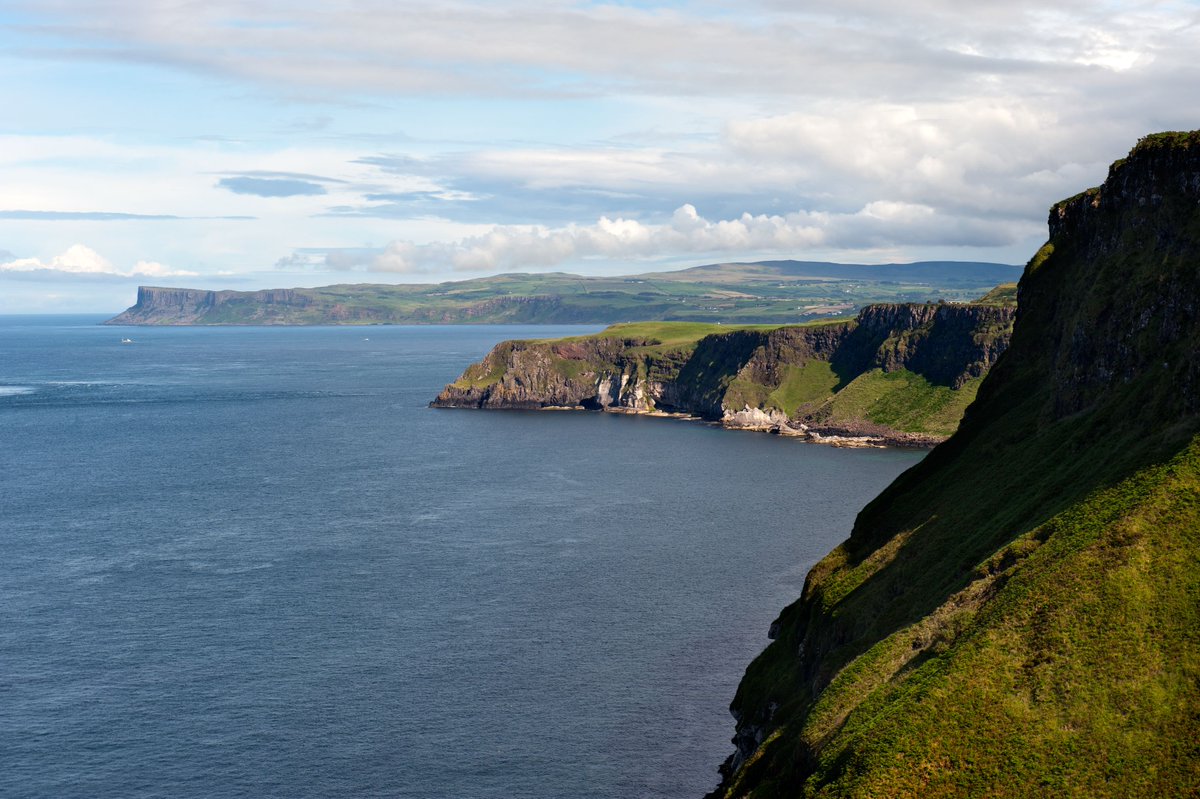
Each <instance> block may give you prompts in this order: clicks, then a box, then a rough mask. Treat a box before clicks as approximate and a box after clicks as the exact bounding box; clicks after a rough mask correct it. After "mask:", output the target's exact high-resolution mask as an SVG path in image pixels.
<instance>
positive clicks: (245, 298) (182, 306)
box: [105, 286, 369, 325]
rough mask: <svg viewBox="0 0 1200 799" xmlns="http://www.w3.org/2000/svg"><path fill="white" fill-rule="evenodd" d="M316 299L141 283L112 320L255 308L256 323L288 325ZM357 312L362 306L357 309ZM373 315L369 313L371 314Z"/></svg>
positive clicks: (187, 317) (217, 316) (187, 318)
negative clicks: (129, 303) (129, 302)
mask: <svg viewBox="0 0 1200 799" xmlns="http://www.w3.org/2000/svg"><path fill="white" fill-rule="evenodd" d="M312 302H313V299H312V297H311V296H310V295H308V294H307V293H305V292H304V291H302V290H297V289H265V290H263V291H255V292H242V291H206V290H203V289H173V288H157V287H154V286H139V287H138V295H137V304H135V305H133V306H132V307H131V308H129V309H128V310H126V311H124V312H123V313H121V314H119V315H118V316H115V317H113V318H112V319H109V320H108V321H107V322H105V324H109V325H154V324H172V325H174V324H192V323H199V322H208V323H212V322H216V321H220V320H221V319H222V318H223V314H225V313H230V312H232V313H238V312H239V311H243V310H245V309H247V308H253V309H254V312H253V319H254V323H256V324H288V323H289V322H290V320H291V318H292V316H293V315H294V314H298V313H303V312H304V311H305V310H306V309H307V308H309V307H310V306H311V305H312ZM354 310H355V312H358V311H360V310H361V309H354ZM331 313H333V315H334V317H335V318H339V319H341V320H343V321H344V320H349V319H357V318H360V316H357V315H355V314H354V313H351V312H349V311H347V310H346V309H342V311H341V316H339V315H338V314H339V310H338V309H337V308H334V309H332V311H331ZM367 318H369V315H368V317H367Z"/></svg>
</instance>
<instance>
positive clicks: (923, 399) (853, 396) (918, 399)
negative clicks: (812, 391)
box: [810, 369, 980, 436]
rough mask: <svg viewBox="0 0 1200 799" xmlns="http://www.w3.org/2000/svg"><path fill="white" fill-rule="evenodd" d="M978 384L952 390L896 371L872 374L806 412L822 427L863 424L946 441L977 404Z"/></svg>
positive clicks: (863, 375) (969, 383)
mask: <svg viewBox="0 0 1200 799" xmlns="http://www.w3.org/2000/svg"><path fill="white" fill-rule="evenodd" d="M979 383H980V380H979V379H974V380H969V381H967V383H966V384H965V385H963V386H962V388H959V389H953V388H950V387H949V386H940V385H936V384H934V383H931V382H929V381H928V380H927V379H925V378H924V377H922V376H921V375H918V374H915V373H913V372H910V371H908V370H907V369H898V370H896V371H894V372H884V371H883V370H881V369H872V370H871V371H869V372H864V373H863V374H861V375H859V376H858V377H856V378H854V379H853V380H852V381H851V382H850V383H849V384H848V385H846V387H845V388H843V389H842V390H841V391H839V392H837V394H835V395H833V396H832V397H831V398H829V399H828V400H827V401H826V402H824V403H823V404H821V405H820V406H818V407H817V408H815V409H813V410H812V411H810V415H811V416H812V417H813V418H814V419H815V420H818V421H820V422H822V423H827V424H833V425H839V424H841V425H853V424H854V423H856V422H859V421H861V420H864V419H865V420H867V421H870V422H873V423H875V424H878V425H883V426H884V427H889V428H891V429H893V430H899V431H901V432H905V433H924V434H928V435H937V436H948V435H950V434H951V433H953V432H954V431H955V430H956V429H957V428H958V423H959V421H960V420H961V419H962V415H963V412H964V411H966V409H967V406H968V405H970V404H971V402H972V401H974V399H975V393H976V391H978V388H979Z"/></svg>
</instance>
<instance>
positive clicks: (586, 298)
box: [111, 261, 1019, 325]
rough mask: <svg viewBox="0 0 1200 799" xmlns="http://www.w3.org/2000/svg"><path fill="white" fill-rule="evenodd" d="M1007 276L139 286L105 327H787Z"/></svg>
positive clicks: (949, 272) (910, 271) (730, 273)
mask: <svg viewBox="0 0 1200 799" xmlns="http://www.w3.org/2000/svg"><path fill="white" fill-rule="evenodd" d="M1018 273H1019V270H1018V268H1017V267H1013V266H1005V265H1002V264H956V263H951V262H936V263H927V264H890V265H883V266H862V265H846V264H811V263H806V262H799V261H771V262H762V263H750V264H713V265H709V266H699V267H693V268H691V269H682V270H678V271H675V272H661V273H650V274H644V275H630V276H620V277H583V276H580V275H571V274H566V273H563V272H550V273H543V274H505V275H494V276H491V277H485V278H476V279H472V280H462V281H455V282H449V283H438V284H403V285H383V284H362V285H355V284H343V285H335V286H323V287H320V288H295V289H274V290H264V291H248V292H239V291H216V292H192V296H191V297H190V299H189V300H187V301H186V302H181V301H180V298H179V296H178V294H179V290H176V289H162V288H155V287H142V288H141V289H139V293H138V303H137V304H136V305H134V306H133V307H132V308H130V309H129V310H127V311H126V312H125V313H123V314H121V315H120V316H118V317H116V318H115V319H113V320H111V321H112V323H114V324H162V325H171V324H228V325H236V324H249V325H266V324H285V325H309V324H359V325H364V324H482V323H492V324H495V323H500V324H504V323H514V324H515V323H521V324H573V323H579V324H596V323H605V324H612V323H616V322H625V321H628V322H634V321H642V320H665V321H679V322H724V323H725V324H727V325H728V324H736V325H748V324H776V325H780V324H794V323H798V322H804V321H810V320H814V319H822V318H829V317H831V316H841V315H847V314H852V313H853V312H854V311H855V310H856V309H857V308H859V307H861V306H863V305H867V304H871V303H879V302H934V301H937V300H942V299H944V300H947V301H954V302H965V301H968V300H971V299H972V298H975V297H978V296H979V295H980V294H981V293H984V292H986V291H988V290H989V289H990V288H991V287H992V286H994V285H996V284H997V283H999V282H1001V281H1003V280H1012V279H1015V278H1016V276H1017V274H1018Z"/></svg>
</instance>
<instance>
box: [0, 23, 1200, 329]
mask: <svg viewBox="0 0 1200 799" xmlns="http://www.w3.org/2000/svg"><path fill="white" fill-rule="evenodd" d="M1198 52H1200V4H1198V3H1197V2H1195V1H1194V0H1193V1H1191V2H1104V0H1091V1H1082V0H1058V2H1056V3H1053V4H1048V3H1045V2H1042V1H1041V0H1039V1H1038V2H1027V0H1010V1H1009V2H1005V3H996V2H974V1H973V0H910V2H905V3H898V2H895V0H841V2H838V3H828V4H816V3H806V2H795V1H793V0H788V1H787V2H785V1H784V0H741V1H740V2H738V3H718V2H704V1H702V0H694V1H692V2H687V1H684V0H677V1H676V2H567V1H566V0H562V1H557V0H542V1H541V2H536V3H534V2H520V1H519V0H491V2H473V1H472V0H458V1H457V2H456V1H453V0H451V1H450V2H439V3H429V2H427V1H426V0H422V2H405V0H386V1H385V0H374V1H371V0H320V1H319V2H317V1H316V0H257V1H256V2H229V1H228V0H205V1H204V2H198V1H197V2H179V1H178V0H171V1H169V2H168V0H91V1H89V0H37V1H36V2H28V3H27V2H20V1H19V0H0V74H2V75H3V80H0V107H2V108H3V109H4V113H3V115H2V116H0V313H21V312H54V311H101V312H107V311H117V310H120V309H121V308H123V307H125V306H126V305H129V304H131V303H132V302H133V297H134V289H135V287H136V286H137V285H138V284H139V283H146V284H153V285H185V286H196V287H206V288H259V287H268V286H288V285H322V284H329V283H337V282H368V281H370V282H434V281H439V280H447V279H459V278H465V277H471V276H476V275H480V274H488V273H495V272H499V271H532V270H551V269H554V270H567V271H575V272H581V273H590V274H600V273H608V274H611V273H619V272H628V271H646V270H649V269H656V268H669V267H677V266H686V265H691V264H696V263H706V262H712V261H717V260H720V261H727V260H748V259H756V258H780V257H786V258H800V259H821V260H840V261H851V262H867V263H873V262H885V261H897V260H901V261H908V260H920V259H928V258H955V259H970V260H993V261H1002V262H1007V263H1023V262H1024V261H1025V260H1026V259H1027V258H1028V257H1029V255H1030V254H1031V253H1032V252H1033V250H1034V249H1035V248H1036V247H1037V246H1038V244H1040V243H1041V241H1042V240H1043V238H1044V235H1045V216H1046V208H1047V207H1048V206H1049V205H1050V203H1052V202H1053V201H1055V200H1057V199H1060V198H1062V197H1065V196H1069V195H1071V194H1074V193H1075V192H1077V191H1079V190H1081V189H1083V188H1086V187H1088V186H1092V185H1095V184H1097V183H1099V182H1100V181H1101V180H1102V179H1103V177H1104V174H1105V170H1106V168H1107V165H1108V164H1109V163H1110V162H1111V161H1112V160H1114V159H1115V158H1118V157H1120V156H1122V155H1123V154H1124V153H1125V152H1126V151H1128V149H1129V147H1130V146H1131V145H1132V144H1133V143H1134V142H1135V141H1136V140H1137V138H1138V137H1139V136H1141V135H1144V134H1146V133H1149V132H1153V131H1158V130H1173V129H1192V128H1197V127H1200V67H1198V66H1197V63H1198V60H1197V58H1196V53H1198Z"/></svg>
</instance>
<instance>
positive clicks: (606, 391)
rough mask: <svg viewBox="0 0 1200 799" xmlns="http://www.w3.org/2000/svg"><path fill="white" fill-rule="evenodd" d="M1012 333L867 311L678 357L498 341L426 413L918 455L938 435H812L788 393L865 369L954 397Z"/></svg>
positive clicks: (938, 312) (721, 342) (727, 338)
mask: <svg viewBox="0 0 1200 799" xmlns="http://www.w3.org/2000/svg"><path fill="white" fill-rule="evenodd" d="M1011 323H1012V309H1011V308H1010V307H1004V306H982V305H978V306H977V305H961V306H952V305H942V306H938V305H928V306H927V305H886V306H868V307H867V308H865V309H864V310H863V311H862V312H861V313H860V314H859V316H858V318H857V319H856V320H853V321H848V322H833V323H828V324H819V325H809V326H790V327H781V328H776V329H773V330H762V329H745V330H731V331H729V332H721V333H714V334H711V335H707V336H703V337H702V338H700V339H699V340H697V341H694V342H690V343H688V344H686V345H680V346H678V347H664V346H661V345H660V342H658V341H657V340H652V339H646V338H628V337H622V336H620V335H617V333H618V332H619V328H613V329H612V330H611V331H606V332H605V333H601V334H599V335H596V336H588V337H583V338H578V339H566V340H562V341H506V342H503V343H501V344H499V345H497V346H496V347H495V349H493V350H492V352H491V353H489V354H488V356H487V357H486V358H484V360H483V361H482V362H480V363H479V364H475V365H473V366H471V367H470V368H469V369H467V371H466V372H464V373H463V375H462V377H460V378H459V379H458V380H457V381H455V382H454V383H451V384H450V385H449V386H447V387H446V389H445V390H444V391H443V392H442V393H441V394H440V395H439V396H438V397H437V399H435V400H434V401H433V403H432V405H433V406H435V407H443V408H447V407H457V408H461V407H467V408H513V409H532V408H563V407H566V408H586V409H601V410H610V411H622V412H627V413H652V412H666V413H682V414H688V415H694V416H698V417H702V418H705V419H710V420H714V421H719V422H721V423H722V424H723V425H725V426H727V427H735V428H742V429H751V430H767V431H772V432H777V433H783V434H788V435H811V437H814V438H821V437H822V436H823V437H824V438H823V439H822V440H824V441H825V443H837V444H843V445H850V444H855V443H858V444H885V443H892V444H900V445H905V446H927V445H929V444H932V443H936V441H938V440H941V438H943V437H944V436H942V435H936V434H932V435H924V434H918V433H912V432H906V431H901V430H895V429H890V428H889V427H888V426H887V425H883V424H874V423H871V422H870V421H869V420H868V419H861V420H851V421H852V422H855V421H856V422H857V424H855V423H851V424H849V425H847V424H846V422H845V420H842V423H841V424H840V426H838V425H834V426H828V425H827V426H824V427H823V426H822V424H823V423H824V422H825V421H827V420H826V419H825V418H824V417H822V418H816V417H815V416H814V415H813V414H811V413H808V411H810V410H812V408H813V407H815V406H814V402H812V401H810V402H808V403H807V404H806V405H804V407H803V410H804V412H805V413H804V414H803V415H802V414H799V413H798V411H799V410H801V408H800V407H799V404H800V403H801V402H802V401H803V400H804V399H810V400H811V399H813V398H811V397H808V395H804V396H801V395H800V394H797V393H796V391H802V390H803V389H804V387H805V386H807V385H808V384H807V383H805V381H804V375H803V374H802V373H803V372H804V370H806V369H810V368H815V369H816V370H817V371H815V372H813V373H812V374H813V375H816V378H819V377H820V370H821V369H824V373H825V374H826V375H827V376H828V381H827V382H828V391H827V392H826V393H825V394H820V395H819V399H822V400H824V399H826V398H827V395H828V394H832V393H834V392H835V391H836V388H837V386H838V385H845V384H850V383H852V382H853V381H854V379H855V378H856V377H857V376H859V375H860V374H862V373H864V372H868V371H870V370H875V371H883V372H895V371H898V370H909V371H912V372H913V373H914V374H920V375H923V379H927V380H928V381H929V382H931V383H936V384H939V385H942V386H944V387H946V389H947V390H953V389H959V388H961V387H962V386H963V385H964V383H966V382H967V381H969V380H971V379H972V378H974V377H977V376H978V375H979V374H982V373H983V372H985V371H986V370H987V368H988V367H990V365H991V364H992V363H993V362H994V361H995V359H996V357H997V356H998V355H999V353H1000V352H1002V351H1003V349H1004V346H1005V344H1006V343H1007V340H1008V330H1009V329H1010V328H1011ZM939 348H941V349H945V350H946V351H945V352H939ZM789 381H794V382H795V387H798V388H795V391H791V392H789V390H788V386H789ZM810 382H811V381H810ZM814 390H815V389H814ZM810 393H811V392H810ZM943 393H944V392H943ZM972 396H973V394H972ZM827 415H828V414H827V413H826V416H827Z"/></svg>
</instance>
